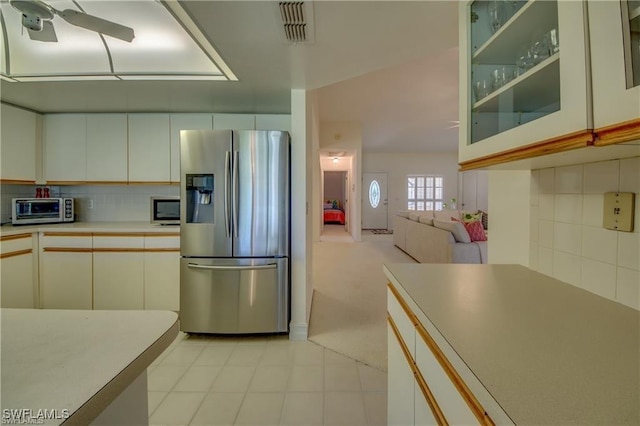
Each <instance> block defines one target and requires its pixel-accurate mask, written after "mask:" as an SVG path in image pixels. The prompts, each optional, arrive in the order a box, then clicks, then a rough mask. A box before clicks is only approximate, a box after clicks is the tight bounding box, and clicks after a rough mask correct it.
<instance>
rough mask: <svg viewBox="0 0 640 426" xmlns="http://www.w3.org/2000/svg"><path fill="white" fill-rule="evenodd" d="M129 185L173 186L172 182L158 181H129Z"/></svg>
mask: <svg viewBox="0 0 640 426" xmlns="http://www.w3.org/2000/svg"><path fill="white" fill-rule="evenodd" d="M129 185H171V182H170V181H168V180H161V181H160V180H158V181H131V180H130V181H129Z"/></svg>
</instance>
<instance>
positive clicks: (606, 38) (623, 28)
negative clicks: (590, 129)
mask: <svg viewBox="0 0 640 426" xmlns="http://www.w3.org/2000/svg"><path fill="white" fill-rule="evenodd" d="M587 4H588V6H589V33H590V45H591V64H592V65H591V68H592V78H593V119H594V127H595V132H596V133H599V132H600V131H601V129H603V128H609V129H610V128H611V126H614V127H616V126H618V125H622V126H619V127H624V128H623V129H621V130H622V131H623V132H625V133H627V134H630V126H631V127H633V123H635V128H636V133H639V132H640V0H622V1H621V0H610V1H602V0H600V1H597V0H593V1H589V2H588V3H587ZM630 122H631V124H630ZM602 133H603V135H602V138H599V140H597V141H596V144H605V143H608V142H612V143H613V142H616V141H619V139H620V138H617V137H616V135H615V133H616V132H615V129H614V131H612V132H611V133H607V134H604V132H602ZM631 134H632V135H633V131H631ZM611 136H614V137H611ZM637 137H638V138H640V134H638V135H637Z"/></svg>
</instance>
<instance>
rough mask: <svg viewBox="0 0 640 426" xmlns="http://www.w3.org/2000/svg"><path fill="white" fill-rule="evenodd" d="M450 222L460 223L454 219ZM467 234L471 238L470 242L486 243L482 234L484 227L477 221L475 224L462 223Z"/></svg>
mask: <svg viewBox="0 0 640 426" xmlns="http://www.w3.org/2000/svg"><path fill="white" fill-rule="evenodd" d="M451 220H453V221H455V222H462V221H461V220H458V219H456V218H454V217H452V218H451ZM462 224H463V225H464V227H465V229H466V230H467V233H468V234H469V238H471V242H474V241H487V234H485V233H484V227H483V226H482V222H481V221H479V220H477V221H475V222H462Z"/></svg>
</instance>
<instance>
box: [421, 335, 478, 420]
mask: <svg viewBox="0 0 640 426" xmlns="http://www.w3.org/2000/svg"><path fill="white" fill-rule="evenodd" d="M415 362H416V367H417V369H418V371H419V373H420V375H421V376H422V377H423V378H424V381H425V382H426V384H427V386H428V387H429V389H430V390H431V392H432V393H433V397H434V399H435V401H436V403H437V404H438V406H439V407H440V409H441V410H442V414H443V415H444V418H445V419H446V420H447V422H448V423H449V424H477V423H483V422H484V423H486V422H489V423H490V419H489V418H488V417H487V416H486V415H485V413H484V409H483V408H482V407H481V406H480V405H479V403H478V402H477V400H476V399H475V397H474V396H473V395H472V394H471V392H470V391H469V389H467V387H466V385H465V384H464V382H463V381H462V379H461V378H460V377H459V376H458V374H457V372H456V371H455V370H454V369H453V367H452V366H451V365H450V364H449V363H448V361H447V360H446V358H445V356H444V354H443V353H442V352H441V351H440V349H439V348H438V347H437V345H436V344H435V342H434V341H433V339H432V338H431V336H430V335H429V334H428V332H427V331H426V330H425V329H424V327H423V326H422V325H419V326H418V327H417V330H416V356H415ZM443 363H444V364H445V365H443ZM456 383H457V385H456ZM461 388H462V389H461ZM472 407H473V408H472Z"/></svg>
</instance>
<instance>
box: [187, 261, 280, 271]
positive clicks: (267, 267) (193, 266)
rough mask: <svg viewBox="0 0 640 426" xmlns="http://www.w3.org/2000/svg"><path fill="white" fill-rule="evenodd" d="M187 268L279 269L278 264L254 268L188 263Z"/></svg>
mask: <svg viewBox="0 0 640 426" xmlns="http://www.w3.org/2000/svg"><path fill="white" fill-rule="evenodd" d="M187 266H188V267H189V268H192V269H206V270H210V271H251V270H256V269H277V268H278V264H277V263H268V264H266V265H253V266H228V265H214V266H211V265H198V264H196V263H187Z"/></svg>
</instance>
